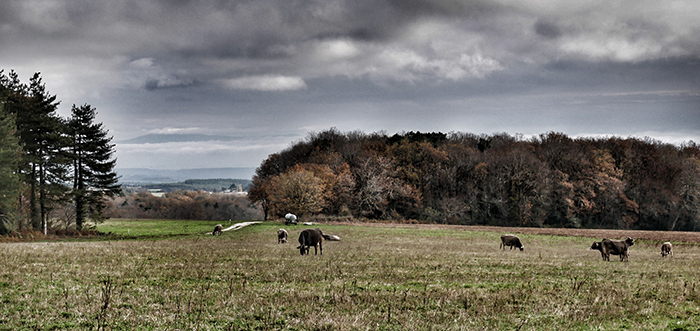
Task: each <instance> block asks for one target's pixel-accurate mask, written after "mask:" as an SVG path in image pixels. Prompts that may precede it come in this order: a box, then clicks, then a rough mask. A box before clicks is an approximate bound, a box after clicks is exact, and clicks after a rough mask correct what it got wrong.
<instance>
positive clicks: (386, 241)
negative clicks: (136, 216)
mask: <svg viewBox="0 0 700 331" xmlns="http://www.w3.org/2000/svg"><path fill="white" fill-rule="evenodd" d="M114 221H119V220H114ZM114 221H110V222H114ZM162 224H165V223H161V225H162ZM176 224H177V223H176ZM213 224H214V223H211V224H209V223H208V225H211V226H210V227H213ZM104 226H110V224H105V225H104ZM203 226H204V225H202V227H203ZM280 227H284V228H286V229H287V230H288V231H289V234H290V243H288V244H277V238H276V234H275V232H276V230H277V229H278V228H280ZM314 227H316V226H314ZM318 227H320V228H321V229H322V230H323V231H324V233H329V234H335V235H338V236H340V237H341V238H342V241H340V242H328V241H325V242H324V243H323V255H313V249H311V255H310V256H300V255H299V251H298V250H296V249H295V247H296V246H297V242H296V239H297V237H298V234H299V232H300V231H301V230H302V229H304V228H306V227H305V226H296V227H286V226H282V224H280V223H276V222H265V223H263V224H257V225H251V226H248V227H245V228H243V229H241V230H238V231H229V232H224V234H223V235H222V236H218V237H214V236H211V235H204V234H198V235H189V236H178V237H173V238H169V239H159V240H111V241H92V242H90V241H87V242H70V243H55V242H54V243H6V244H1V245H0V261H2V264H0V330H64V329H69V330H92V329H101V330H552V329H562V330H698V329H700V278H699V277H698V273H697V271H698V270H699V267H700V248H699V247H698V246H696V245H682V246H681V247H677V248H676V249H675V250H674V255H675V256H674V257H673V258H666V259H662V258H661V255H660V250H659V248H658V247H657V245H656V243H651V242H649V243H647V242H643V241H642V242H639V243H637V244H636V245H634V246H633V247H632V248H631V249H630V261H629V262H626V263H621V262H618V261H617V260H616V258H617V257H615V256H613V258H612V259H611V260H612V261H611V262H604V261H602V259H601V257H600V253H599V252H598V251H590V250H587V248H588V247H589V246H590V244H591V242H592V241H593V240H594V239H593V238H581V237H564V236H545V235H528V234H521V235H519V236H520V238H521V239H522V241H523V242H524V244H525V251H523V252H520V251H517V250H505V251H503V250H499V249H498V246H499V236H500V235H501V233H496V232H488V231H468V230H463V229H422V228H403V227H377V226H362V225H319V226H318ZM207 229H208V227H207V228H206V229H204V228H203V230H204V231H211V229H208V230H207ZM101 230H102V229H101ZM115 231H116V230H113V233H114V232H115ZM131 231H134V230H131ZM163 231H165V230H163ZM204 231H202V232H204ZM144 233H145V232H144ZM195 233H200V231H199V230H198V231H196V232H195ZM144 237H148V236H146V235H144Z"/></svg>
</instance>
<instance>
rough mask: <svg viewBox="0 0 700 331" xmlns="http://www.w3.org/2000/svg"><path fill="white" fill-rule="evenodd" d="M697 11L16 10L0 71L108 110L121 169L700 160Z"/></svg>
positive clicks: (92, 4)
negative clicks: (342, 157)
mask: <svg viewBox="0 0 700 331" xmlns="http://www.w3.org/2000/svg"><path fill="white" fill-rule="evenodd" d="M699 18H700V2H698V1H696V0H665V1H658V0H653V1H648V0H629V1H615V0H604V1H603V0H600V1H599V0H587V1H571V0H528V1H522V0H497V1H493V0H488V1H486V0H484V1H481V0H464V1H460V0H371V1H369V0H250V1H225V0H219V1H196V0H191V1H189V0H169V1H166V0H131V1H126V0H125V1H93V0H45V1H42V0H3V1H1V2H0V69H4V70H5V73H7V72H8V71H9V70H11V69H14V70H15V71H16V72H17V73H18V74H19V75H20V78H21V79H22V81H23V82H26V83H28V82H29V78H30V77H31V76H32V74H33V73H34V72H41V74H42V77H43V79H44V82H45V83H46V86H47V89H48V91H49V93H51V94H55V95H57V97H58V99H59V100H61V106H60V109H59V113H60V114H61V115H62V116H68V115H69V113H70V107H71V105H73V104H77V105H82V104H85V103H87V104H90V105H92V106H93V107H95V108H96V109H97V111H98V121H100V122H103V123H104V125H105V127H106V128H107V129H108V130H109V133H110V134H111V135H113V136H114V142H116V143H117V148H116V150H117V158H118V165H117V167H118V168H136V167H145V168H155V169H179V168H208V167H256V166H258V165H260V162H261V161H262V160H263V159H265V158H266V157H267V156H268V155H269V154H271V153H275V152H278V151H281V150H282V149H284V148H286V147H289V146H290V145H291V144H292V143H294V142H296V141H299V140H301V139H304V138H305V137H307V135H308V133H309V132H319V131H322V130H326V129H329V128H331V127H335V128H337V129H338V130H340V131H342V132H348V131H356V130H360V131H364V132H366V133H372V132H379V131H384V132H386V133H387V134H389V135H391V134H394V133H397V132H403V131H422V132H431V131H440V132H445V133H447V132H452V131H455V132H471V133H475V134H482V133H484V134H493V133H499V132H506V133H509V134H511V135H515V134H523V135H524V136H525V137H529V136H531V135H538V134H541V133H546V132H550V131H557V132H563V133H565V134H567V135H569V136H572V137H578V136H601V135H602V136H611V135H614V136H620V137H640V138H642V137H647V136H648V137H652V138H654V139H658V140H661V141H663V142H670V143H682V142H684V141H689V140H693V141H695V142H699V143H700V19H699Z"/></svg>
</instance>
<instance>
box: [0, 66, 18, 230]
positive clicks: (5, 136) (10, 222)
mask: <svg viewBox="0 0 700 331" xmlns="http://www.w3.org/2000/svg"><path fill="white" fill-rule="evenodd" d="M1 74H2V71H0V75H1ZM6 94H7V91H6V90H5V88H4V86H3V85H1V84H0V235H5V234H8V233H9V232H11V231H12V230H13V229H14V228H15V227H16V222H15V220H16V219H17V208H16V206H17V198H18V197H19V190H20V181H19V178H18V177H17V164H18V162H19V159H20V157H21V153H22V150H21V149H20V146H19V141H18V139H17V136H15V133H16V131H17V130H16V124H15V116H14V114H10V113H8V112H6V111H5V102H6V100H7V98H6Z"/></svg>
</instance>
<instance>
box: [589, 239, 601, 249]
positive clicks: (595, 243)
mask: <svg viewBox="0 0 700 331" xmlns="http://www.w3.org/2000/svg"><path fill="white" fill-rule="evenodd" d="M601 248H603V247H602V246H601V244H600V241H594V242H593V245H591V248H589V249H595V250H600V249H601Z"/></svg>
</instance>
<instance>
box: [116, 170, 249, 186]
mask: <svg viewBox="0 0 700 331" xmlns="http://www.w3.org/2000/svg"><path fill="white" fill-rule="evenodd" d="M116 172H117V174H118V175H119V176H121V178H120V180H119V181H120V183H143V184H153V183H178V182H184V181H186V180H188V179H220V178H230V179H245V180H252V179H253V175H254V174H255V168H199V169H179V170H162V169H147V168H121V169H116Z"/></svg>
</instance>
